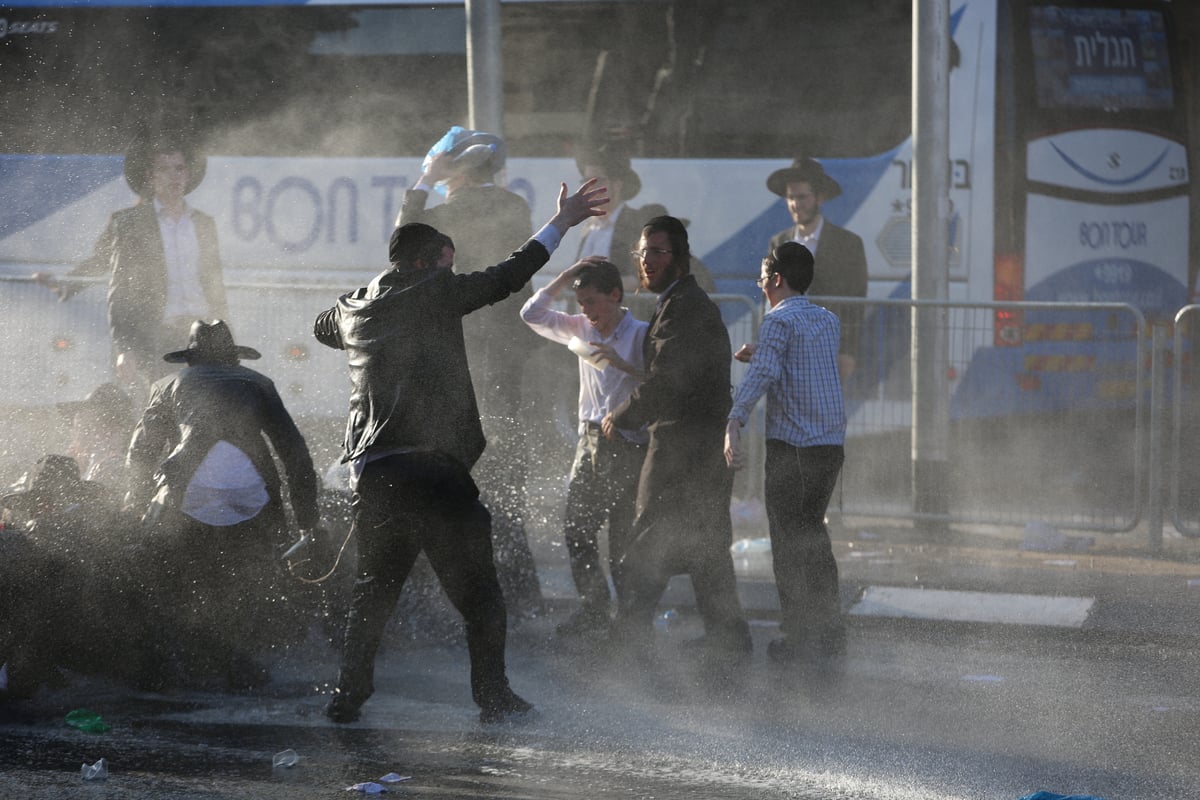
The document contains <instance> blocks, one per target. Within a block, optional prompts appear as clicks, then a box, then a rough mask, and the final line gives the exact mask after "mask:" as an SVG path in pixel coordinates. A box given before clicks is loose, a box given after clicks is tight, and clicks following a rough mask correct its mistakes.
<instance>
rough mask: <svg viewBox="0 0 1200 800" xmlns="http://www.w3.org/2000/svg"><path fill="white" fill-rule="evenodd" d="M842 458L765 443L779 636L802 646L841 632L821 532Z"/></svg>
mask: <svg viewBox="0 0 1200 800" xmlns="http://www.w3.org/2000/svg"><path fill="white" fill-rule="evenodd" d="M844 458H845V453H844V451H843V448H842V447H841V446H840V445H827V446H818V447H793V446H792V445H789V444H787V443H785V442H782V441H779V440H778V439H768V440H767V460H766V492H765V493H766V505H767V523H768V525H769V529H770V534H771V555H772V560H773V563H774V569H775V586H776V587H777V588H778V591H779V607H780V611H781V617H782V630H783V633H784V635H785V636H787V637H788V638H795V639H798V640H800V641H803V640H804V639H806V638H812V637H815V636H822V635H825V634H827V633H829V632H830V630H831V629H837V628H840V627H841V625H842V622H841V613H840V608H839V604H838V567H837V561H836V560H835V559H834V557H833V547H832V545H831V544H830V542H829V529H828V528H826V527H825V510H826V508H828V506H829V498H830V497H832V496H833V489H834V486H835V485H836V484H837V477H838V473H839V472H840V471H841V469H842V462H843V460H844Z"/></svg>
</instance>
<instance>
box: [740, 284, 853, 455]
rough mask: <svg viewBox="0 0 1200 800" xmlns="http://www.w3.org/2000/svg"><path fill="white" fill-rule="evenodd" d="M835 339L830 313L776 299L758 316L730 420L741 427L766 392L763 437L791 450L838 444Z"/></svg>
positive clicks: (841, 417) (840, 414) (836, 326)
mask: <svg viewBox="0 0 1200 800" xmlns="http://www.w3.org/2000/svg"><path fill="white" fill-rule="evenodd" d="M840 339H841V324H840V323H839V322H838V318H837V316H835V315H834V314H833V313H831V312H829V311H827V310H825V309H824V308H821V307H820V306H815V305H813V304H812V303H810V302H809V301H808V298H807V297H803V296H799V295H797V296H794V297H788V298H785V299H784V300H782V301H780V303H779V304H778V305H776V306H775V307H774V308H772V309H771V310H770V311H768V312H767V313H766V314H765V315H764V316H763V321H762V326H761V327H760V328H759V331H758V345H757V346H756V348H755V351H754V357H753V358H752V359H750V364H749V368H748V369H747V370H746V374H745V376H744V377H743V378H742V382H741V383H740V384H738V387H737V391H736V392H734V396H733V409H732V410H731V411H730V412H729V418H730V419H736V420H737V421H738V422H740V423H741V424H743V425H745V424H746V420H748V419H749V418H750V413H751V412H752V411H753V410H754V406H755V404H756V403H758V401H759V398H761V397H762V396H763V395H764V394H766V396H767V431H766V433H767V438H768V439H778V440H780V441H783V442H786V443H788V444H790V445H793V446H795V447H815V446H817V445H831V444H832V445H838V444H843V443H844V442H845V437H846V411H845V407H844V406H843V403H842V384H841V380H840V378H839V376H838V368H837V354H838V343H839V341H840Z"/></svg>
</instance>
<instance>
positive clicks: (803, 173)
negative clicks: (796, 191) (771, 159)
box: [767, 157, 842, 200]
mask: <svg viewBox="0 0 1200 800" xmlns="http://www.w3.org/2000/svg"><path fill="white" fill-rule="evenodd" d="M799 181H805V182H807V183H808V184H809V185H810V186H812V190H813V193H814V194H819V195H821V197H822V199H823V200H832V199H833V198H835V197H837V196H838V195H840V194H841V193H842V187H841V186H839V185H838V182H837V181H835V180H834V179H833V178H831V177H829V175H827V174H826V173H825V168H824V167H822V166H821V163H820V162H819V161H817V160H816V159H815V158H805V157H801V158H797V159H796V160H795V161H793V162H792V165H791V166H790V167H784V168H783V169H777V170H775V171H774V172H772V173H771V174H770V175H769V176H768V177H767V188H768V189H770V190H771V191H772V192H774V193H775V194H777V195H779V196H780V197H786V196H787V185H788V184H789V183H797V182H799Z"/></svg>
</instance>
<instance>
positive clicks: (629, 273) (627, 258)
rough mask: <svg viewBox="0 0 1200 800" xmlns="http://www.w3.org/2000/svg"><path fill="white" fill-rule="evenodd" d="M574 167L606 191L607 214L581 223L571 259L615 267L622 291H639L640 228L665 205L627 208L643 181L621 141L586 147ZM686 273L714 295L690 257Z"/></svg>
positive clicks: (699, 266) (700, 265) (664, 211)
mask: <svg viewBox="0 0 1200 800" xmlns="http://www.w3.org/2000/svg"><path fill="white" fill-rule="evenodd" d="M575 163H576V165H577V166H578V167H579V174H580V176H581V177H582V178H583V179H584V180H589V179H591V178H595V179H596V180H597V181H599V182H600V183H602V184H604V185H605V186H606V187H608V196H609V200H610V202H611V205H610V207H609V209H608V214H607V215H606V216H603V217H593V218H592V219H590V220H588V221H587V222H586V223H584V225H583V228H582V233H583V235H582V236H581V238H580V240H579V251H578V252H577V253H576V256H575V257H576V260H577V261H578V260H582V259H584V258H588V257H592V256H595V257H597V258H603V259H604V260H606V261H609V262H611V263H613V264H615V265H616V267H617V269H619V270H620V271H621V279H622V282H623V283H624V286H625V293H626V294H633V293H635V292H637V291H638V290H639V289H641V287H642V277H641V273H640V271H639V269H640V264H639V262H638V259H637V257H636V256H634V254H633V248H634V247H635V246H636V245H637V243H638V239H639V238H640V237H641V235H642V226H643V225H645V224H646V223H647V222H649V221H650V220H652V219H654V218H655V217H661V216H664V215H666V214H667V209H666V206H663V205H662V204H660V203H647V204H646V205H644V206H640V207H636V206H631V205H629V201H630V200H632V199H633V198H635V197H637V196H638V194H639V193H640V192H641V191H642V179H641V177H640V176H639V175H638V174H637V172H636V171H635V170H634V169H633V165H632V163H631V161H630V158H629V153H628V151H627V149H626V148H625V146H624V145H623V143H621V142H616V141H610V142H605V143H603V144H600V145H597V146H590V145H589V146H586V147H584V148H583V149H582V150H581V151H580V153H579V155H578V156H577V157H576V159H575ZM684 224H687V223H686V221H685V222H684ZM689 272H690V274H691V275H692V276H694V277H695V278H696V282H697V283H698V284H700V288H701V289H703V290H704V291H706V292H708V293H710V294H711V293H714V292H716V291H717V287H716V284H715V283H714V282H713V279H712V276H711V275H710V274H709V272H708V268H707V267H705V266H704V263H703V262H701V261H700V259H698V258H696V257H695V256H694V255H693V256H691V261H690V267H689Z"/></svg>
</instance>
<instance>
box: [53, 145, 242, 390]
mask: <svg viewBox="0 0 1200 800" xmlns="http://www.w3.org/2000/svg"><path fill="white" fill-rule="evenodd" d="M206 165H207V164H206V159H205V158H204V157H203V156H201V155H199V154H197V153H196V152H195V151H194V149H193V148H192V147H191V146H190V145H189V144H188V143H187V141H186V140H185V138H184V137H183V136H182V135H179V134H174V133H161V134H158V135H156V136H154V137H149V136H141V137H139V138H138V139H137V140H136V141H135V142H134V143H133V144H132V145H131V146H130V148H129V152H127V153H126V154H125V182H126V183H128V184H129V188H131V189H132V190H133V191H134V192H136V193H137V195H138V196H139V198H140V199H139V201H138V202H137V203H136V204H135V205H133V206H131V207H129V208H125V209H121V210H120V211H117V212H116V213H114V214H113V215H112V217H111V218H110V220H109V223H108V227H107V228H105V229H104V233H102V234H101V236H100V238H99V240H97V242H96V246H95V249H94V251H93V253H92V255H91V257H90V258H88V259H87V260H85V261H83V262H82V263H80V264H79V266H77V267H76V268H75V269H74V270H72V271H71V272H70V273H69V274H68V275H67V278H68V279H71V278H83V277H97V276H100V275H105V274H107V275H109V282H108V323H109V331H110V333H111V335H112V345H113V359H114V363H115V364H116V366H117V372H118V374H119V376H120V377H121V378H122V380H123V381H125V382H126V383H135V382H136V380H137V379H140V380H142V381H144V382H147V383H148V382H150V381H153V380H155V379H157V378H159V377H161V376H162V375H164V374H165V373H166V369H165V368H164V367H163V366H162V361H161V359H160V356H161V355H162V353H164V352H166V350H167V349H168V348H170V347H172V346H175V344H176V342H179V341H180V340H181V339H183V338H184V337H185V336H186V335H187V332H188V326H189V325H191V323H192V320H195V319H211V318H214V317H220V318H223V317H225V315H226V305H225V286H224V283H223V282H222V276H221V257H220V253H219V250H218V245H217V226H216V223H215V222H214V220H213V218H212V217H211V216H209V215H208V214H205V213H204V212H202V211H199V210H197V209H195V208H192V207H191V206H190V205H188V203H187V200H186V199H185V197H186V196H187V195H188V194H190V193H191V192H192V190H194V189H195V188H196V187H197V186H199V185H200V182H201V181H202V180H203V179H204V173H205V168H206ZM34 279H35V280H37V281H39V282H41V283H44V284H46V285H48V286H50V287H51V288H53V289H54V290H55V291H57V292H58V294H59V296H60V297H61V298H62V299H64V300H66V299H68V298H69V297H71V296H72V295H73V294H75V293H76V292H78V291H79V290H80V289H82V288H84V286H86V284H85V283H82V282H79V281H70V280H66V281H61V282H60V281H58V280H56V279H55V278H53V277H51V276H49V275H46V274H44V273H36V274H35V275H34Z"/></svg>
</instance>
